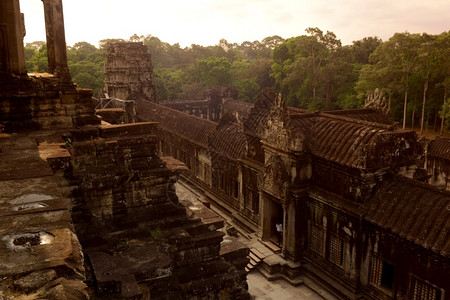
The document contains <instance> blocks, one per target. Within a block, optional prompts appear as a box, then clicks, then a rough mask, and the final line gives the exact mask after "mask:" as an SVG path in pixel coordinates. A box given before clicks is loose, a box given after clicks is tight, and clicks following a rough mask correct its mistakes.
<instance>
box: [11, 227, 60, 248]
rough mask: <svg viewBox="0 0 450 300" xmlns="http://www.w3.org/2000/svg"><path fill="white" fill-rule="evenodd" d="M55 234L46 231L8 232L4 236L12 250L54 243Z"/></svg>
mask: <svg viewBox="0 0 450 300" xmlns="http://www.w3.org/2000/svg"><path fill="white" fill-rule="evenodd" d="M54 239H55V236H54V235H53V234H51V233H48V232H45V231H38V232H25V233H16V234H8V235H5V236H3V237H2V241H4V242H5V244H6V247H7V248H9V249H10V250H23V249H28V248H30V247H33V246H39V245H46V244H51V243H53V240H54Z"/></svg>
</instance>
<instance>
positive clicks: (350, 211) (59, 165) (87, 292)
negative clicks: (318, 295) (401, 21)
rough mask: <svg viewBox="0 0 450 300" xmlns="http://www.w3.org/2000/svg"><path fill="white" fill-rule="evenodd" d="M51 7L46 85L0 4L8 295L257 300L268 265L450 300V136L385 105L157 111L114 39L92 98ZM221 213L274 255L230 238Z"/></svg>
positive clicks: (271, 100)
mask: <svg viewBox="0 0 450 300" xmlns="http://www.w3.org/2000/svg"><path fill="white" fill-rule="evenodd" d="M43 2H44V13H45V15H46V30H47V45H48V48H49V49H52V50H51V51H49V52H48V55H49V58H48V59H49V70H48V73H45V74H33V75H27V73H26V69H25V67H24V58H23V35H24V32H25V30H24V26H23V16H22V15H21V14H20V8H19V2H18V0H2V2H1V4H0V14H1V19H0V20H1V21H0V30H1V31H0V32H1V35H0V38H1V40H0V41H1V44H0V53H1V54H2V56H0V59H1V61H0V76H1V86H2V90H1V91H0V124H1V126H0V127H1V128H2V129H4V131H5V132H6V133H4V134H2V135H1V136H0V191H1V194H0V214H1V218H0V299H2V298H5V299H10V298H14V299H88V298H91V299H250V298H251V296H250V295H249V294H248V292H247V291H246V274H247V272H249V271H251V272H255V270H256V271H258V272H260V273H262V274H263V275H264V276H265V277H266V278H267V279H269V280H271V279H278V278H281V279H284V280H286V281H288V282H290V283H292V284H293V285H301V284H305V285H310V284H311V286H315V287H320V289H324V290H326V291H327V292H328V295H332V296H333V297H334V298H337V299H374V300H375V299H424V300H425V299H427V300H428V299H432V300H443V299H450V289H449V286H450V285H449V282H450V269H449V268H450V184H449V177H450V176H449V174H450V140H449V139H447V138H442V137H439V138H436V139H435V140H432V141H430V140H426V139H419V138H418V136H417V135H416V133H415V132H413V131H405V130H400V129H398V126H397V124H396V123H394V122H393V121H392V120H391V119H390V118H389V117H388V116H387V115H386V109H385V108H386V105H385V104H384V103H383V102H382V101H381V100H380V99H375V100H377V101H375V100H374V99H371V100H372V101H370V102H369V103H368V105H367V106H366V108H364V109H356V110H345V111H326V112H320V111H317V112H311V111H307V110H303V109H298V108H293V107H288V106H286V104H285V102H284V101H283V99H282V97H281V96H280V95H276V94H274V93H273V92H272V91H271V90H269V89H267V90H263V91H262V92H261V93H260V94H259V95H258V96H257V97H256V98H255V99H254V101H253V102H252V103H242V102H239V101H238V100H237V90H236V88H233V87H214V88H212V89H211V90H209V91H208V92H207V93H206V95H205V99H204V100H195V101H194V100H193V101H191V100H183V101H181V100H180V101H175V102H167V103H160V104H158V103H157V101H155V93H154V88H153V84H152V81H151V62H150V56H149V55H148V54H147V51H146V49H145V46H144V45H142V44H141V43H115V44H111V45H109V46H108V51H109V52H108V54H107V56H106V65H105V73H106V81H105V91H104V92H103V94H102V97H101V98H100V99H92V91H90V90H87V89H82V88H80V87H78V86H76V85H75V84H74V83H72V81H71V79H70V73H69V72H68V68H67V61H66V57H65V47H66V45H65V40H64V39H65V38H64V25H63V14H62V11H63V10H62V3H61V0H43ZM378 100H380V101H378ZM177 180H180V181H181V182H183V183H184V184H185V185H186V186H189V188H190V189H191V190H192V191H193V192H195V193H196V194H197V195H198V197H199V198H201V199H202V201H203V202H204V203H205V204H207V205H205V206H199V207H193V206H192V205H191V204H190V203H187V201H184V200H183V199H178V197H177V195H176V193H175V192H176V190H175V182H176V181H177ZM208 205H212V206H214V208H215V209H217V210H218V211H220V214H221V215H223V216H227V218H228V219H229V220H231V221H229V223H232V224H234V225H235V226H236V227H238V228H239V234H240V235H241V237H243V238H250V237H254V238H255V239H256V240H257V243H258V244H259V245H263V247H266V248H267V249H270V250H271V253H273V254H272V255H268V256H263V255H261V253H260V252H259V251H257V249H256V248H254V247H250V249H248V248H247V247H245V246H244V245H242V244H241V243H239V242H238V241H236V240H234V239H231V238H230V239H229V240H228V241H230V242H229V243H228V242H227V243H223V237H224V232H223V231H222V230H220V229H221V228H222V227H223V226H224V221H223V219H222V218H220V217H219V216H218V215H217V214H216V213H214V212H213V211H212V210H210V209H208V208H207V206H208ZM277 225H278V226H281V228H282V231H283V234H282V235H280V234H279V233H278V232H277ZM228 229H229V230H228V231H229V232H230V233H231V228H228ZM249 262H250V263H249ZM334 298H333V299H334Z"/></svg>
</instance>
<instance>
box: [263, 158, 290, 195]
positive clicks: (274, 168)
mask: <svg viewBox="0 0 450 300" xmlns="http://www.w3.org/2000/svg"><path fill="white" fill-rule="evenodd" d="M262 174H263V175H262V180H261V181H262V183H261V187H262V189H263V190H264V191H265V192H266V193H268V194H270V195H272V196H274V197H275V198H277V199H279V200H280V202H281V203H282V204H286V201H287V197H286V195H287V191H288V188H289V178H290V176H289V174H288V172H287V171H286V167H285V166H284V163H283V160H282V159H281V157H280V156H279V155H273V156H271V157H270V158H269V159H268V161H267V163H266V166H265V169H264V173H262Z"/></svg>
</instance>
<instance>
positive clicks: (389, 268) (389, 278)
mask: <svg viewBox="0 0 450 300" xmlns="http://www.w3.org/2000/svg"><path fill="white" fill-rule="evenodd" d="M393 283H394V266H393V265H391V264H390V263H387V262H385V261H383V273H382V274H381V286H382V287H386V288H388V289H390V290H392V286H393Z"/></svg>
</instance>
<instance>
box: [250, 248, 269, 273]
mask: <svg viewBox="0 0 450 300" xmlns="http://www.w3.org/2000/svg"><path fill="white" fill-rule="evenodd" d="M248 256H249V258H250V261H249V263H248V264H247V266H246V267H245V271H246V272H247V273H249V272H250V271H252V270H253V269H254V268H256V267H257V266H258V265H259V264H260V263H261V262H262V260H263V259H264V258H265V255H264V254H262V253H261V252H259V251H258V250H257V249H256V248H250V253H249V255H248Z"/></svg>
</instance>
